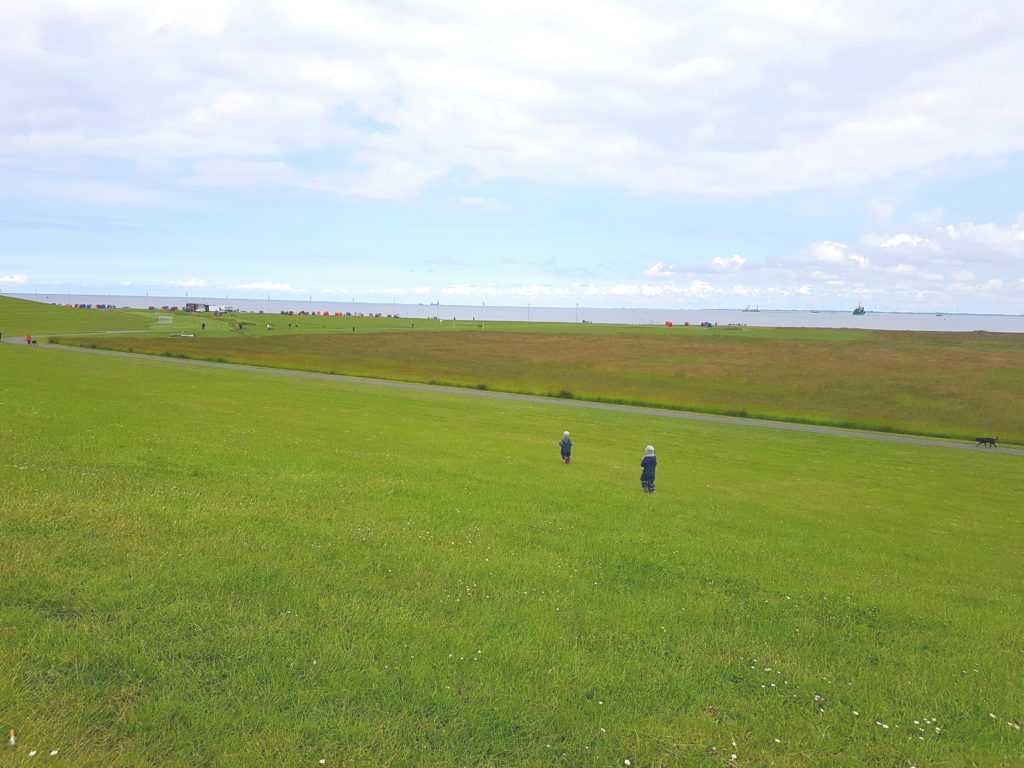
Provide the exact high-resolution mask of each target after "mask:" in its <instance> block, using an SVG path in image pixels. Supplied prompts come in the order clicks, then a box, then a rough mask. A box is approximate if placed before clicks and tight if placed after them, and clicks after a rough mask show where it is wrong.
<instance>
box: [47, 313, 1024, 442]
mask: <svg viewBox="0 0 1024 768" xmlns="http://www.w3.org/2000/svg"><path fill="white" fill-rule="evenodd" d="M199 319H200V317H193V316H190V315H182V316H179V317H177V318H176V322H182V323H193V324H195V323H196V322H197V321H198V320H199ZM202 321H203V322H206V324H207V327H206V328H205V329H202V328H200V329H199V330H196V331H195V336H192V337H172V336H171V333H169V332H168V331H167V330H166V329H164V330H163V331H162V332H159V331H158V332H156V333H153V332H149V333H146V334H145V335H144V336H137V335H115V336H102V337H99V338H97V337H95V336H89V337H81V338H77V339H76V338H65V339H62V342H63V343H69V344H84V345H88V346H96V347H102V348H107V349H115V350H122V351H133V352H141V353H144V354H151V355H164V356H170V357H187V358H195V359H204V360H215V361H222V362H232V363H242V364H254V365H263V366H270V367H276V368H289V369H297V370H306V371H317V372H325V373H338V374H346V375H352V376H361V377H370V378H385V379H394V380H400V381H416V382H426V383H432V384H444V385H451V386H458V387H470V388H479V389H493V390H499V391H503V392H514V393H520V394H532V395H546V396H551V397H561V398H572V399H579V400H589V401H597V402H606V403H622V404H630V405H640V406H649V407H657V408H670V409H679V410H686V411H696V412H702V413H712V414H723V415H729V416H745V417H752V418H759V419H769V420H778V421H792V422H800V423H806V424H819V425H827V426H835V427H845V428H854V429H865V430H871V431H884V432H901V433H906V434H917V435H928V436H934V437H946V438H955V439H961V440H964V439H966V440H971V439H973V438H974V437H976V436H979V435H988V436H998V437H999V438H1000V440H1001V441H1002V442H1003V443H1004V444H1008V443H1017V444H1024V408H1021V407H1020V403H1021V400H1022V396H1024V334H1004V333H995V334H993V333H938V332H935V333H925V332H895V331H864V330H844V329H796V328H750V327H720V328H710V329H708V328H700V327H693V326H691V327H678V326H676V327H666V326H610V325H597V324H578V325H566V324H545V323H533V324H528V323H487V324H484V323H480V322H469V321H460V322H456V323H453V322H451V321H445V322H444V323H440V322H438V321H436V320H435V321H428V320H409V319H400V318H345V317H287V318H285V317H280V316H269V315H266V316H261V315H233V316H228V317H224V318H213V317H210V316H209V315H207V316H205V317H202ZM268 323H271V324H273V330H272V331H268V330H267V328H266V326H267V324H268Z"/></svg>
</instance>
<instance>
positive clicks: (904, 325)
mask: <svg viewBox="0 0 1024 768" xmlns="http://www.w3.org/2000/svg"><path fill="white" fill-rule="evenodd" d="M5 295H8V296H16V297H17V298H21V299H32V300H34V301H42V302H46V303H48V304H115V305H117V306H119V307H135V308H141V309H145V308H146V307H149V306H156V307H161V306H164V305H166V306H178V307H184V306H185V303H186V302H189V301H199V302H203V303H208V304H210V305H212V306H227V307H233V308H235V309H239V310H242V311H245V312H259V311H260V310H262V311H263V312H265V313H267V314H278V313H279V312H281V311H284V310H292V311H295V312H300V311H305V312H332V313H333V312H361V313H363V314H370V313H376V312H381V313H383V314H388V313H391V314H398V315H401V316H402V317H410V318H426V317H440V318H443V319H446V320H447V319H449V318H457V319H459V320H485V321H486V320H518V321H530V322H545V323H555V322H559V323H572V322H581V321H584V320H586V321H588V322H591V323H620V324H633V325H636V324H652V325H661V324H663V323H665V322H666V321H669V322H672V323H675V324H677V325H682V324H683V323H687V322H688V323H690V324H691V325H696V324H700V323H701V322H710V323H717V324H719V325H729V324H730V323H732V324H742V325H754V326H762V327H774V328H870V329H875V330H890V331H992V332H1000V333H1024V315H958V314H943V315H936V314H934V313H912V312H870V311H869V312H868V313H867V314H866V315H859V316H857V315H854V314H853V313H852V311H851V312H825V311H821V312H808V311H791V312H790V311H786V312H783V311H773V310H761V311H760V312H744V311H742V310H738V309H604V308H592V307H579V308H578V309H577V308H576V307H500V306H490V305H487V306H481V305H474V306H466V305H458V304H441V305H437V304H398V303H394V302H349V301H316V300H312V301H310V300H299V299H270V300H267V299H229V298H221V297H218V298H211V297H202V296H191V297H189V298H186V297H183V296H113V295H109V294H103V295H87V294H58V293H54V294H43V293H38V294H36V293H11V294H5Z"/></svg>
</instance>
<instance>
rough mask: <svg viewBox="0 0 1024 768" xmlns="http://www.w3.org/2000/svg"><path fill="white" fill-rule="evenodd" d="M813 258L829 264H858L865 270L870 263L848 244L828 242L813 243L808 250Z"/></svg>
mask: <svg viewBox="0 0 1024 768" xmlns="http://www.w3.org/2000/svg"><path fill="white" fill-rule="evenodd" d="M808 250H809V252H810V254H811V256H812V258H814V259H816V260H817V261H821V262H825V263H827V264H840V265H844V264H856V265H857V266H859V267H861V268H863V267H867V266H868V264H869V263H870V262H869V261H868V259H867V258H865V257H864V256H862V255H861V254H859V253H854V252H853V251H851V250H850V246H848V245H846V243H834V242H831V241H828V240H825V241H822V242H818V243H812V244H811V247H810V248H809V249H808Z"/></svg>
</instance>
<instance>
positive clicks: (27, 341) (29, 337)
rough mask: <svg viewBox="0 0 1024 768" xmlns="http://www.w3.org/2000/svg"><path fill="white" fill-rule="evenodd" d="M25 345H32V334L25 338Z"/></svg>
mask: <svg viewBox="0 0 1024 768" xmlns="http://www.w3.org/2000/svg"><path fill="white" fill-rule="evenodd" d="M25 343H26V344H31V343H32V334H31V333H30V334H29V335H28V336H26V337H25Z"/></svg>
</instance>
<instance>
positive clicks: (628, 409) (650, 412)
mask: <svg viewBox="0 0 1024 768" xmlns="http://www.w3.org/2000/svg"><path fill="white" fill-rule="evenodd" d="M109 333H117V331H110V332H109ZM3 342H5V343H9V344H22V345H24V344H25V337H24V336H14V337H7V336H5V337H4V338H3ZM37 346H39V347H44V348H46V349H61V350H64V351H67V352H84V353H87V354H96V355H112V356H114V357H130V358H135V359H137V360H149V361H157V362H163V363H176V364H179V365H198V366H201V367H203V368H224V369H227V370H231V371H247V372H252V373H266V374H271V375H274V376H294V377H296V378H300V379H322V380H326V381H339V382H349V383H356V384H373V385H376V386H379V387H393V388H395V389H413V390H419V391H422V392H445V393H448V394H454V395H466V396H470V397H490V398H495V399H498V400H518V401H519V402H523V403H542V404H547V405H561V406H565V407H568V408H591V409H594V410H599V411H616V412H619V413H635V414H638V415H641V416H663V417H666V418H671V419H688V420H690V421H710V422H714V423H716V424H738V425H740V426H745V427H761V428H762V429H783V430H788V431H790V432H812V433H814V434H818V435H836V436H840V437H860V438H864V439H867V440H885V441H888V442H892V443H912V444H914V445H931V446H938V447H941V448H962V449H967V450H988V449H985V448H979V447H978V446H977V445H975V444H973V443H959V442H953V441H951V440H935V439H930V438H925V437H905V436H903V435H890V434H884V433H880V432H856V431H854V430H847V429H834V428H830V427H814V426H809V425H806V424H788V423H785V422H779V421H762V420H760V419H743V418H739V417H735V416H713V415H710V414H705V413H690V412H686V411H667V410H662V409H658V408H641V407H638V406H633V405H612V404H609V403H594V402H587V401H585V400H562V399H559V398H554V397H538V396H536V395H515V394H512V393H508V392H491V391H489V390H481V389H462V388H460V387H442V386H437V385H434V384H416V383H413V382H407V381H388V380H386V379H364V378H360V377H358V376H340V375H338V374H331V373H312V372H310V371H289V370H287V369H284V368H264V367H261V366H255V365H238V364H235V363H214V362H210V361H208V360H185V359H182V358H180V357H158V356H156V355H140V354H137V353H135V352H117V351H115V350H112V349H92V348H90V347H74V346H64V345H62V344H46V343H45V342H44V343H40V344H38V345H37ZM996 451H998V453H1000V454H1007V453H1010V454H1016V455H1019V456H1024V449H1019V448H998V449H996Z"/></svg>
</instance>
